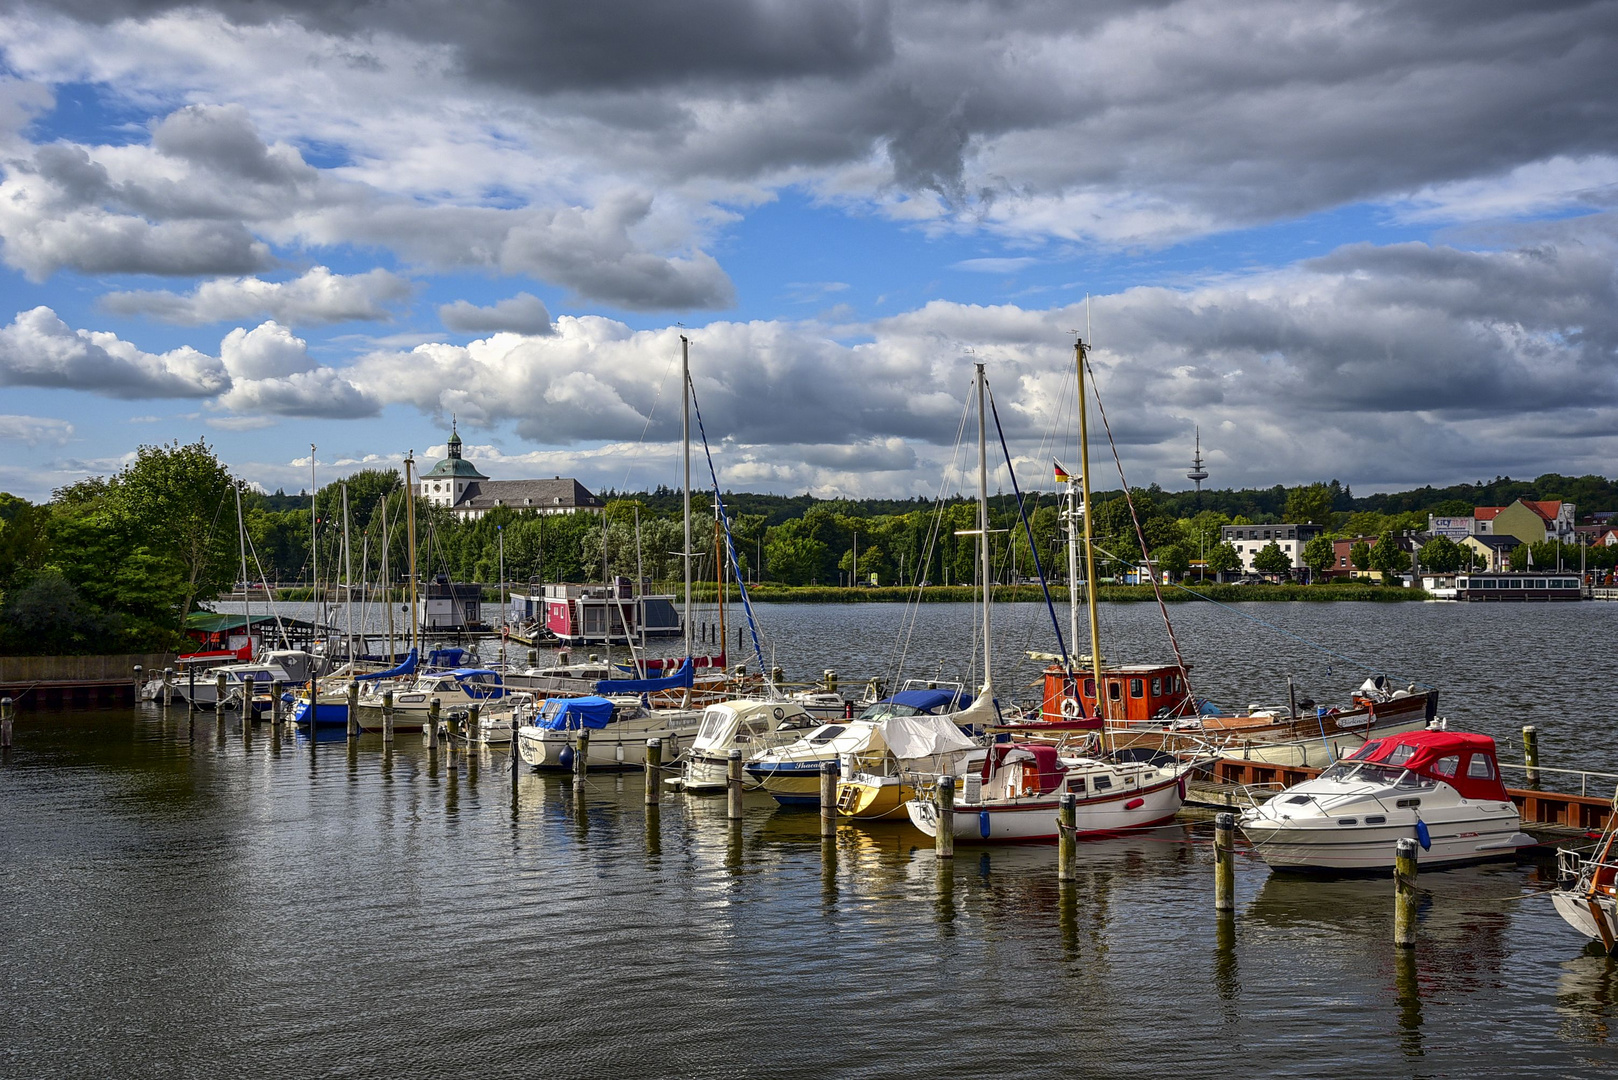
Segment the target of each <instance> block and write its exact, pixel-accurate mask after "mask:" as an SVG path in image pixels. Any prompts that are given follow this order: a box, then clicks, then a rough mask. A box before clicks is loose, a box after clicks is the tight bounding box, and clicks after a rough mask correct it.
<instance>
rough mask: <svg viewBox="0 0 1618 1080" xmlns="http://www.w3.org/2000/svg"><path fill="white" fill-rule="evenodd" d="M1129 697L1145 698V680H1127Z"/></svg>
mask: <svg viewBox="0 0 1618 1080" xmlns="http://www.w3.org/2000/svg"><path fill="white" fill-rule="evenodd" d="M1129 696H1130V697H1133V698H1138V697H1145V696H1146V680H1145V679H1130V680H1129Z"/></svg>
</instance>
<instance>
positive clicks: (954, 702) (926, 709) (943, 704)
mask: <svg viewBox="0 0 1618 1080" xmlns="http://www.w3.org/2000/svg"><path fill="white" fill-rule="evenodd" d="M971 704H972V695H971V694H968V693H967V692H966V691H965V690H901V691H899V692H898V693H897V694H894V695H893V696H892V697H888V698H883V699H882V700H881V701H878V702H877V703H876V704H874V705H868V706H866V708H865V711H864V712H862V713H860V719H861V720H886V719H889V718H892V717H896V716H934V715H937V714H939V713H945V712H958V711H960V710H962V709H965V708H967V707H968V706H970V705H971Z"/></svg>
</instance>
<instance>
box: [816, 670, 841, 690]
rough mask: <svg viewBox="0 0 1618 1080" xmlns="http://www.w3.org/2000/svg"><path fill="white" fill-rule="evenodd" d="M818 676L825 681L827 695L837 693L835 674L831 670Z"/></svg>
mask: <svg viewBox="0 0 1618 1080" xmlns="http://www.w3.org/2000/svg"><path fill="white" fill-rule="evenodd" d="M820 674H821V678H823V679H824V680H825V681H826V692H827V693H829V694H835V693H837V672H836V671H834V670H832V669H831V668H827V669H826V670H825V671H823V672H821V673H820Z"/></svg>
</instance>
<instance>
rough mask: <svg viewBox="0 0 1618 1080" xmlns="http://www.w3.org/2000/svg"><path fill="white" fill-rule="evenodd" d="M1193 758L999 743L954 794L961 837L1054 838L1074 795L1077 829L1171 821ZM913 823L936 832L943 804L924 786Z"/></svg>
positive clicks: (911, 806)
mask: <svg viewBox="0 0 1618 1080" xmlns="http://www.w3.org/2000/svg"><path fill="white" fill-rule="evenodd" d="M1191 768H1192V766H1191V765H1189V764H1177V763H1176V764H1156V763H1152V762H1144V761H1111V760H1101V759H1097V758H1091V757H1080V756H1067V755H1064V754H1062V753H1061V752H1060V751H1059V749H1058V748H1057V747H1055V746H1051V745H1049V744H1046V743H998V744H996V745H995V746H993V747H991V748H990V752H989V755H988V756H987V757H986V758H985V759H984V762H983V768H982V770H981V771H980V772H977V773H974V774H971V775H968V776H967V777H966V778H965V781H966V782H965V784H964V786H963V787H962V789H961V791H960V793H959V795H958V796H957V798H956V799H955V814H954V832H955V839H956V840H957V841H960V842H962V843H980V842H981V843H1002V842H1015V841H1028V842H1032V841H1041V840H1055V839H1056V837H1057V817H1056V811H1057V807H1058V805H1059V803H1060V800H1061V797H1062V796H1063V795H1064V794H1069V793H1071V794H1072V795H1073V796H1074V797H1075V802H1076V815H1075V819H1074V834H1075V835H1076V836H1079V837H1101V836H1110V835H1115V834H1118V833H1126V832H1131V831H1133V830H1136V829H1145V828H1150V827H1151V826H1153V825H1160V824H1162V823H1163V822H1165V821H1169V820H1171V819H1172V818H1173V817H1174V815H1175V814H1177V813H1179V812H1180V806H1181V804H1182V803H1183V802H1184V801H1185V782H1184V777H1185V774H1186V773H1187V772H1189V771H1190V770H1191ZM905 809H906V811H907V812H908V813H909V815H910V822H911V824H913V825H915V826H916V828H918V829H920V830H921V831H922V832H924V833H926V834H927V835H928V836H936V835H937V834H938V815H939V810H938V804H937V802H936V800H935V798H934V796H933V793H932V792H927V791H924V792H922V793H921V794H920V795H919V796H918V797H917V798H914V799H911V800H910V801H909V802H907V803H906V804H905Z"/></svg>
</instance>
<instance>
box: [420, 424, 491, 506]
mask: <svg viewBox="0 0 1618 1080" xmlns="http://www.w3.org/2000/svg"><path fill="white" fill-rule="evenodd" d="M487 479H488V477H487V476H484V475H483V474H482V473H480V472H478V470H477V467H476V466H475V465H473V464H472V463H471V462H470V461H467V460H466V459H464V458H462V457H461V435H460V432H459V431H457V430H456V426H455V421H454V419H453V418H451V420H450V427H449V456H448V457H446V458H445V459H444V460H443V461H440V462H439V463H438V464H437V465H434V466H433V467H432V470H431V471H429V472H427V473H426V474H424V475H423V476H422V478H421V494H422V496H423V497H425V498H426V499H427V501H428V502H430V503H432V504H433V505H434V506H445V507H453V506H455V505H457V504H458V503H460V502H461V501H462V500H463V499H465V498H467V497H468V495H469V494H476V492H477V482H478V481H479V480H487Z"/></svg>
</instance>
